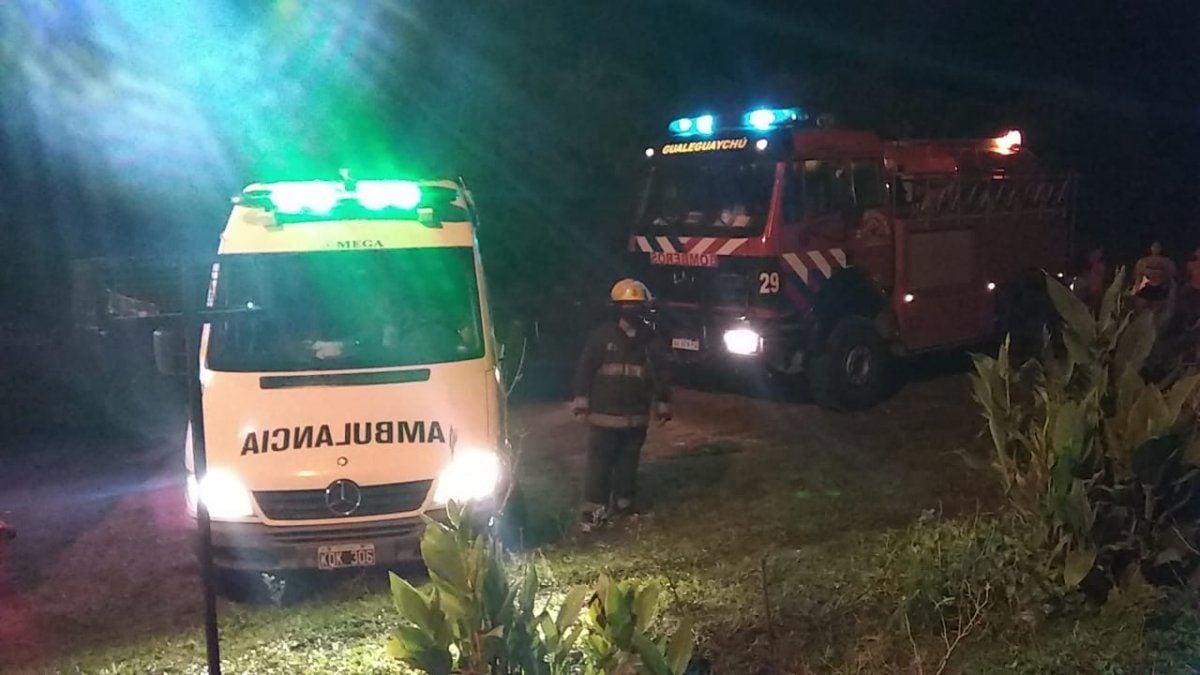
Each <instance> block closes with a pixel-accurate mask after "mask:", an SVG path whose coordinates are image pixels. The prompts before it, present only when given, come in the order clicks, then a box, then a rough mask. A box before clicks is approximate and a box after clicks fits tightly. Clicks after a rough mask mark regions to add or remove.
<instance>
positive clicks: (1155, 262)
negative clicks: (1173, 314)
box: [1133, 241, 1175, 302]
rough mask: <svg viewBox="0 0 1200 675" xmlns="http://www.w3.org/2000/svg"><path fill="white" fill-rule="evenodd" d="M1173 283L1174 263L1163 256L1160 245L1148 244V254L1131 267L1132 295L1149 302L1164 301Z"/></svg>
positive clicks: (1156, 243) (1157, 243)
mask: <svg viewBox="0 0 1200 675" xmlns="http://www.w3.org/2000/svg"><path fill="white" fill-rule="evenodd" d="M1174 282H1175V262H1174V261H1173V260H1171V259H1170V258H1168V257H1167V256H1165V255H1163V253H1162V244H1161V243H1159V242H1157V241H1156V242H1154V243H1152V244H1150V253H1149V254H1147V255H1145V256H1143V257H1142V258H1141V259H1140V260H1138V261H1137V264H1136V265H1134V267H1133V283H1134V288H1133V293H1134V295H1136V296H1138V297H1139V298H1142V299H1143V300H1148V301H1151V302H1155V301H1159V300H1165V299H1166V298H1167V296H1168V295H1169V293H1170V290H1171V286H1172V284H1174Z"/></svg>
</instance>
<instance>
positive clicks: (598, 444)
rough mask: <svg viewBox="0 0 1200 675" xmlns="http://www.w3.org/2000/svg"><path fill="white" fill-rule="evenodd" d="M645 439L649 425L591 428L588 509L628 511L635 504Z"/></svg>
mask: <svg viewBox="0 0 1200 675" xmlns="http://www.w3.org/2000/svg"><path fill="white" fill-rule="evenodd" d="M645 440H646V427H631V428H628V429H610V428H606V427H596V426H593V427H591V429H590V435H589V437H588V454H587V469H586V475H585V476H584V488H583V500H584V510H585V511H594V510H595V509H597V508H599V507H606V508H615V509H616V510H618V511H624V510H626V509H629V508H630V507H632V506H633V498H634V495H635V493H636V491H637V470H638V459H639V458H640V457H641V454H642V443H644V442H645Z"/></svg>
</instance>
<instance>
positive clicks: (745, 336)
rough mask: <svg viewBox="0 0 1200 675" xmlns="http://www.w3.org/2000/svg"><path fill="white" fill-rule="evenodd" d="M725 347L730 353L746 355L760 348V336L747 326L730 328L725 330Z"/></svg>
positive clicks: (754, 352) (755, 352)
mask: <svg viewBox="0 0 1200 675" xmlns="http://www.w3.org/2000/svg"><path fill="white" fill-rule="evenodd" d="M724 338H725V349H726V350H728V351H729V353H730V354H739V355H742V356H748V355H750V354H757V353H758V351H759V349H761V348H762V336H761V335H759V334H758V332H757V331H754V330H751V329H749V328H730V329H729V330H727V331H725V336H724Z"/></svg>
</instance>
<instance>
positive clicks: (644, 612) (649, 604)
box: [633, 583, 662, 630]
mask: <svg viewBox="0 0 1200 675" xmlns="http://www.w3.org/2000/svg"><path fill="white" fill-rule="evenodd" d="M660 595H662V586H660V585H658V584H655V583H649V584H646V585H645V586H643V587H642V588H640V589H638V591H637V593H636V594H635V596H634V599H633V616H634V619H635V622H636V623H635V625H636V626H637V628H638V630H646V628H648V627H649V626H650V622H652V621H654V617H655V615H656V614H658V598H659V596H660Z"/></svg>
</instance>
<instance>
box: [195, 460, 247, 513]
mask: <svg viewBox="0 0 1200 675" xmlns="http://www.w3.org/2000/svg"><path fill="white" fill-rule="evenodd" d="M187 488H188V503H189V504H195V503H196V502H197V499H199V500H200V501H203V502H204V505H205V506H206V507H208V515H209V517H211V518H216V519H218V520H226V519H233V518H248V517H250V516H252V515H254V501H253V499H252V498H251V497H250V491H249V490H247V489H246V486H245V485H243V484H242V481H241V480H239V479H238V477H237V476H235V475H233V474H232V473H230V472H229V471H225V470H223V469H213V470H212V471H209V472H208V473H206V474H205V475H204V480H203V481H201V483H200V485H199V486H197V485H196V477H195V476H194V475H189V476H188V486H187Z"/></svg>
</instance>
